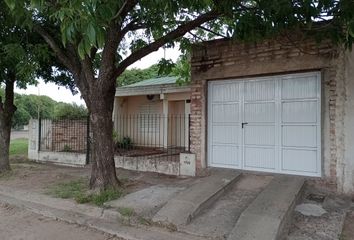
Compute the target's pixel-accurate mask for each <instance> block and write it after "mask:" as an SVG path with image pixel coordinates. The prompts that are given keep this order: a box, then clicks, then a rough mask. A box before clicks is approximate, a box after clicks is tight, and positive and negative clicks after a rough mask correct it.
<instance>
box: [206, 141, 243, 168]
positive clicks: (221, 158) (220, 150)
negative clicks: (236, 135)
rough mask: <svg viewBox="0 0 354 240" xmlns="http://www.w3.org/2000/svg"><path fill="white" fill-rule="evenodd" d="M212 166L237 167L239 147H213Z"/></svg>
mask: <svg viewBox="0 0 354 240" xmlns="http://www.w3.org/2000/svg"><path fill="white" fill-rule="evenodd" d="M212 153H213V154H212V164H213V165H214V166H217V165H220V166H223V165H230V166H236V167H237V166H239V165H240V163H239V157H238V154H239V147H237V146H227V145H213V147H212Z"/></svg>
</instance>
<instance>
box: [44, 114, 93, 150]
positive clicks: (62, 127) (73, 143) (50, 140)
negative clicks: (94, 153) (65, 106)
mask: <svg viewBox="0 0 354 240" xmlns="http://www.w3.org/2000/svg"><path fill="white" fill-rule="evenodd" d="M88 132H89V119H88V117H84V118H80V119H41V118H40V119H39V150H40V151H51V152H80V153H86V151H87V149H88V139H89V138H88Z"/></svg>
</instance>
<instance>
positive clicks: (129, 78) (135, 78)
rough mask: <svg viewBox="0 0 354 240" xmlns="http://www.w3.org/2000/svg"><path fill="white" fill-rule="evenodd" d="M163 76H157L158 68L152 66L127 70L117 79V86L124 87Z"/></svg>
mask: <svg viewBox="0 0 354 240" xmlns="http://www.w3.org/2000/svg"><path fill="white" fill-rule="evenodd" d="M163 76H165V75H164V74H163V75H160V74H159V66H158V65H157V64H155V65H152V66H151V67H149V68H146V69H138V68H133V69H127V70H125V71H124V72H123V73H122V74H121V75H120V76H119V77H118V79H117V86H126V85H129V84H133V83H136V82H140V81H143V80H146V79H149V78H157V77H163Z"/></svg>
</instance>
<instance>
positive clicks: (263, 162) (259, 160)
mask: <svg viewBox="0 0 354 240" xmlns="http://www.w3.org/2000/svg"><path fill="white" fill-rule="evenodd" d="M244 151H245V153H244V158H245V167H246V168H260V169H262V168H263V169H275V168H276V165H277V164H276V161H275V149H274V148H257V147H245V150H244Z"/></svg>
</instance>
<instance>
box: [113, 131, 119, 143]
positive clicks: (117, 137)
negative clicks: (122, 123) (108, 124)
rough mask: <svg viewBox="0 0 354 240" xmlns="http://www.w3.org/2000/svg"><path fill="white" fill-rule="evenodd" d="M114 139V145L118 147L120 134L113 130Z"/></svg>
mask: <svg viewBox="0 0 354 240" xmlns="http://www.w3.org/2000/svg"><path fill="white" fill-rule="evenodd" d="M112 137H113V143H114V145H116V146H117V145H118V144H119V140H120V136H119V133H118V132H117V131H116V130H113V134H112Z"/></svg>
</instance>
